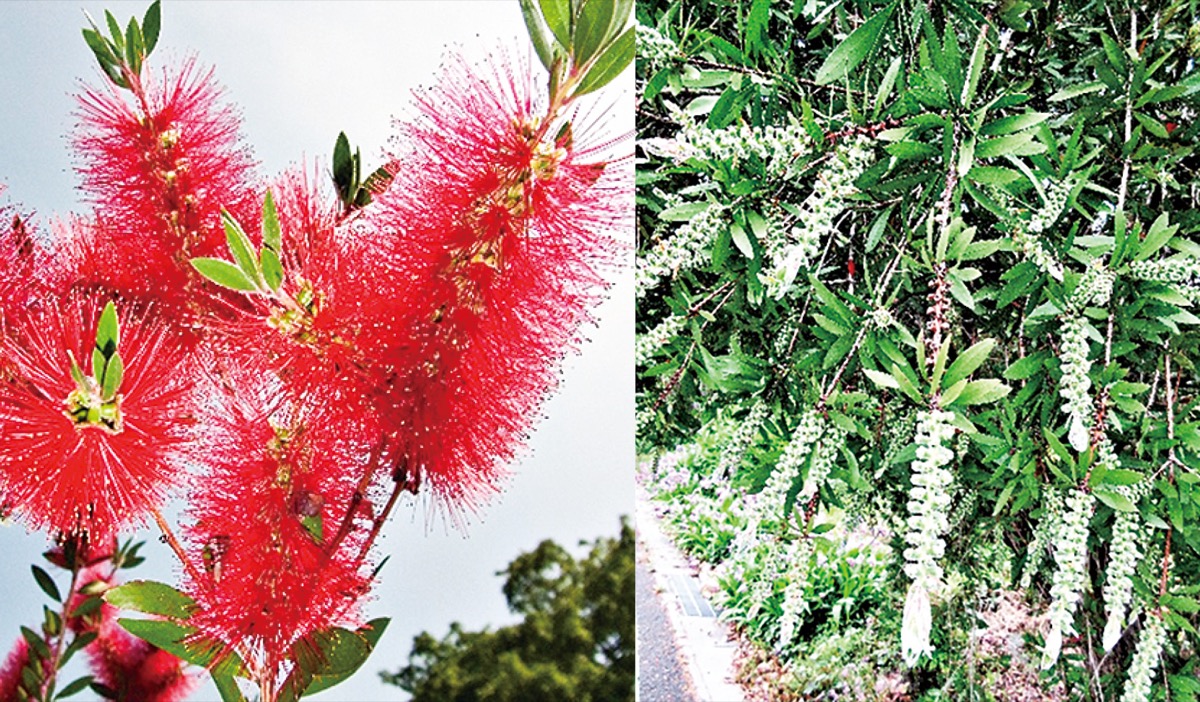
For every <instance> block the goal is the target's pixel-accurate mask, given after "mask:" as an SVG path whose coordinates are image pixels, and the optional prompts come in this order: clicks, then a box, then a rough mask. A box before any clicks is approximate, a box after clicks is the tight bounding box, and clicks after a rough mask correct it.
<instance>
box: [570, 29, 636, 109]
mask: <svg viewBox="0 0 1200 702" xmlns="http://www.w3.org/2000/svg"><path fill="white" fill-rule="evenodd" d="M636 43H637V40H636V35H635V34H634V27H632V26H630V27H629V28H628V29H626V30H625V31H624V32H623V33H622V34H621V36H619V37H617V39H616V41H614V42H613V43H612V44H609V45H608V48H606V49H605V50H604V51H603V52H602V53H601V54H600V55H599V56H597V57H596V61H595V63H593V64H592V67H591V68H590V69H588V72H587V74H586V75H584V77H583V78H582V79H581V80H580V81H579V87H578V88H576V89H575V92H574V95H575V96H579V95H587V94H588V93H591V92H594V91H596V90H599V89H600V88H603V87H604V86H606V85H608V84H609V83H611V82H612V80H613V79H614V78H616V77H617V76H619V75H621V71H624V70H625V68H626V67H627V66H628V65H629V64H630V63H633V54H634V50H635V48H636Z"/></svg>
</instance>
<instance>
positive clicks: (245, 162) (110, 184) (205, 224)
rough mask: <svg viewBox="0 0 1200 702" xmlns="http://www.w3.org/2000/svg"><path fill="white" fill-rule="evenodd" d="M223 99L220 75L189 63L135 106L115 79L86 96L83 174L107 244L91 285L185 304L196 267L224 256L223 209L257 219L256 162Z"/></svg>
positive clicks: (79, 143) (152, 86) (79, 141)
mask: <svg viewBox="0 0 1200 702" xmlns="http://www.w3.org/2000/svg"><path fill="white" fill-rule="evenodd" d="M144 75H145V74H144ZM220 99H221V90H220V88H218V87H217V86H216V84H215V82H214V80H213V78H212V72H211V71H208V72H202V71H201V70H199V69H197V68H196V66H195V65H194V64H193V63H192V62H190V61H189V62H187V63H185V64H184V65H183V66H182V67H181V68H179V69H178V70H176V71H174V72H168V71H165V70H164V71H163V73H162V74H161V77H159V78H158V80H153V79H150V80H144V81H143V82H142V83H141V90H140V92H139V93H137V99H136V103H137V104H136V106H131V105H130V104H128V103H127V102H126V98H125V94H124V93H123V92H122V91H120V90H118V89H117V88H116V87H115V86H113V85H112V84H111V83H109V82H107V81H106V82H105V83H104V87H103V88H100V89H88V90H86V92H84V94H83V95H82V96H80V98H79V103H80V113H79V115H80V118H81V121H82V124H81V127H80V129H79V130H78V132H77V133H76V134H75V137H74V145H75V150H76V152H77V153H78V154H79V156H80V158H81V160H82V163H81V165H80V166H79V168H78V172H79V174H80V177H81V179H82V181H83V189H84V191H85V192H86V193H87V195H88V196H89V199H90V200H91V202H92V203H93V204H94V205H95V208H96V217H97V228H98V230H99V231H100V233H101V236H102V237H103V238H104V240H105V241H104V242H103V243H102V245H100V246H99V247H98V249H99V250H100V251H101V252H102V253H103V259H104V263H105V264H106V267H105V268H103V269H100V270H93V271H90V274H91V276H92V277H94V278H96V279H97V280H94V281H90V282H92V283H105V284H108V285H109V286H110V287H111V289H112V290H114V291H115V292H119V293H122V294H125V295H128V296H133V297H138V298H140V297H145V296H156V297H161V296H162V295H163V291H164V289H165V290H170V291H177V292H176V295H175V296H171V297H168V301H169V302H175V303H177V302H179V300H180V298H179V297H178V291H185V290H189V289H191V288H193V287H195V286H196V285H198V284H199V283H200V282H201V281H202V278H201V277H200V276H199V275H198V274H196V273H195V272H194V271H193V270H192V267H191V265H189V263H188V260H189V259H190V258H192V257H195V256H212V255H217V254H218V253H219V252H221V251H224V249H225V237H224V233H223V229H222V226H221V221H220V211H221V208H222V207H224V208H225V209H227V210H229V211H230V212H232V213H234V215H235V216H237V217H238V218H240V219H243V220H244V221H252V220H253V219H255V218H256V217H257V213H258V202H257V196H256V192H257V190H258V188H257V187H255V185H254V181H255V174H254V162H253V160H252V158H251V156H250V153H249V150H248V148H247V147H245V146H244V145H243V144H242V143H241V142H240V137H239V134H238V128H239V122H240V118H239V117H238V115H237V113H236V112H235V111H234V110H233V109H232V108H231V107H228V106H226V105H223V104H221V102H220Z"/></svg>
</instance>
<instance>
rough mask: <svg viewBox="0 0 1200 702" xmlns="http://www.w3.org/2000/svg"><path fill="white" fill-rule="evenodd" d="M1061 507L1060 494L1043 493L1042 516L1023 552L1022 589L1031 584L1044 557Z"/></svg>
mask: <svg viewBox="0 0 1200 702" xmlns="http://www.w3.org/2000/svg"><path fill="white" fill-rule="evenodd" d="M1062 508H1063V504H1062V495H1060V494H1059V493H1057V492H1054V491H1048V492H1045V493H1044V494H1043V497H1042V518H1041V520H1039V521H1038V523H1037V526H1036V527H1034V529H1033V538H1032V539H1031V540H1030V541H1029V548H1028V549H1027V550H1026V553H1025V567H1024V569H1023V570H1022V571H1021V578H1020V581H1019V583H1020V586H1021V589H1022V590H1028V589H1029V586H1030V585H1031V584H1033V575H1034V573H1036V572H1037V569H1038V568H1039V567H1040V566H1041V565H1042V560H1043V559H1044V558H1045V555H1046V546H1047V545H1049V543H1050V542H1051V541H1053V540H1054V533H1055V531H1057V526H1058V522H1059V520H1060V519H1061V517H1062Z"/></svg>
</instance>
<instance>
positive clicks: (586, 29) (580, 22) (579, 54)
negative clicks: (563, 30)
mask: <svg viewBox="0 0 1200 702" xmlns="http://www.w3.org/2000/svg"><path fill="white" fill-rule="evenodd" d="M615 13H616V2H615V0H583V2H582V4H581V5H580V6H579V13H578V14H577V15H576V18H575V30H574V32H573V34H572V37H571V51H572V53H573V54H574V59H575V63H576V64H577V65H581V66H582V65H584V64H586V63H587V62H588V61H589V60H590V59H591V58H592V56H594V55H595V54H596V52H598V51H600V49H601V47H603V45H604V40H605V39H606V38H607V37H608V28H609V26H610V25H611V24H612V21H613V15H614V14H615Z"/></svg>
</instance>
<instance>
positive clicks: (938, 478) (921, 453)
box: [900, 410, 954, 666]
mask: <svg viewBox="0 0 1200 702" xmlns="http://www.w3.org/2000/svg"><path fill="white" fill-rule="evenodd" d="M953 418H954V413H953V412H945V411H942V410H933V411H929V412H921V413H919V415H918V417H917V433H916V437H915V441H916V446H917V451H916V453H917V455H916V460H914V461H913V463H912V488H911V490H910V491H909V500H908V513H909V517H908V522H907V526H908V531H907V533H906V534H905V536H904V540H905V542H906V543H907V544H908V546H907V548H905V549H904V559H905V561H906V563H905V565H904V573H905V575H907V576H908V577H909V578H911V579H912V584H910V585H909V588H908V595H907V597H906V598H905V603H904V623H903V628H902V629H901V635H900V646H901V652H902V653H903V655H904V661H905V662H906V663H907V664H908V665H909V666H913V665H916V662H917V660H918V659H919V658H920V657H921V655H922V654H924V653H928V652H929V651H931V650H932V644H931V642H930V633H931V631H932V629H933V622H932V610H931V606H930V603H929V598H930V596H931V595H933V594H935V593H938V592H939V591H940V590H941V587H942V566H941V563H940V561H941V558H942V556H943V555H944V554H945V550H946V543H945V541H943V540H942V536H943V534H945V533H946V530H947V528H948V527H949V519H948V518H949V515H948V509H949V507H950V483H951V482H952V481H953V476H952V475H951V474H950V471H949V470H946V468H945V466H946V465H947V464H948V463H950V461H952V460H954V452H953V451H951V450H950V449H949V448H947V447H946V446H945V445H944V444H945V443H946V442H948V441H949V440H950V439H952V438H953V437H954V425H953V424H951V423H950V422H951V420H952V419H953Z"/></svg>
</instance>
